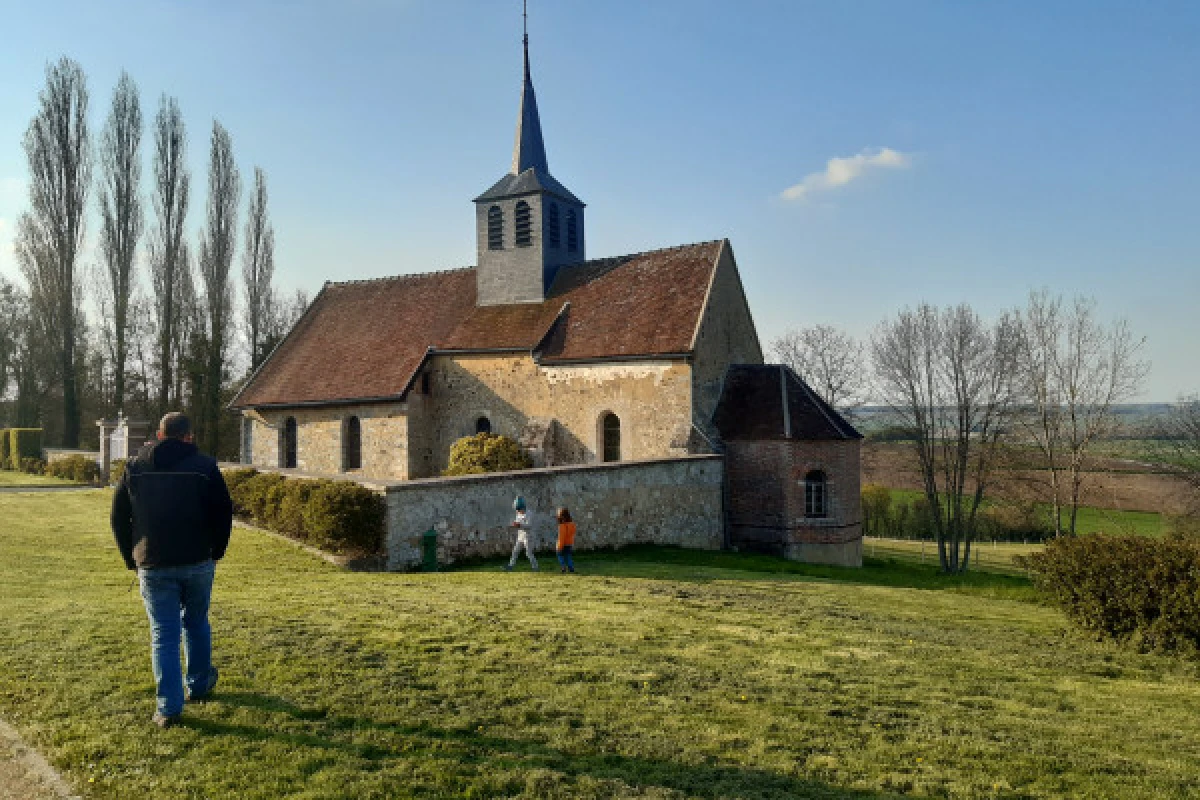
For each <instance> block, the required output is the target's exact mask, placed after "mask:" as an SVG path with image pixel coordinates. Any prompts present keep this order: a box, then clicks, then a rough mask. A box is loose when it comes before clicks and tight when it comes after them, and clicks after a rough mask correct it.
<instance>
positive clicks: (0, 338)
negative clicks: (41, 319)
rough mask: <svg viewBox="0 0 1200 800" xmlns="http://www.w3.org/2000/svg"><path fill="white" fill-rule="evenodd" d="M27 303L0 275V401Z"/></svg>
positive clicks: (14, 355) (23, 296) (20, 337)
mask: <svg viewBox="0 0 1200 800" xmlns="http://www.w3.org/2000/svg"><path fill="white" fill-rule="evenodd" d="M27 302H28V301H27V300H26V298H25V295H24V293H23V292H22V291H21V290H20V288H18V287H17V285H16V284H14V283H13V282H12V281H10V280H8V279H7V278H5V277H4V276H3V275H0V400H3V399H4V397H5V396H6V395H7V393H8V385H9V382H10V381H11V379H12V375H13V372H14V370H15V368H16V362H17V350H18V347H19V346H20V344H21V339H22V336H23V335H24V329H25V327H26V316H27V312H26V306H27ZM0 427H3V425H0Z"/></svg>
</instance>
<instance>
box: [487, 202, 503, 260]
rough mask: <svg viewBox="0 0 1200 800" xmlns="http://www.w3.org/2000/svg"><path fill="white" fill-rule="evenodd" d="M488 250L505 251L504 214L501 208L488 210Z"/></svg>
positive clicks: (493, 207) (495, 207) (496, 207)
mask: <svg viewBox="0 0 1200 800" xmlns="http://www.w3.org/2000/svg"><path fill="white" fill-rule="evenodd" d="M487 242H488V250H503V249H504V212H503V211H501V210H500V206H492V207H491V208H489V209H488V238H487Z"/></svg>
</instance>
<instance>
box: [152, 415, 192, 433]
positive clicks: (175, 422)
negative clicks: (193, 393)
mask: <svg viewBox="0 0 1200 800" xmlns="http://www.w3.org/2000/svg"><path fill="white" fill-rule="evenodd" d="M158 432H159V433H161V434H162V435H163V438H166V439H182V438H183V437H185V436H187V435H189V434H190V433H191V432H192V421H191V420H190V419H188V418H187V415H186V414H183V413H182V412H179V411H172V412H170V413H168V414H164V415H163V418H162V421H161V422H159V423H158Z"/></svg>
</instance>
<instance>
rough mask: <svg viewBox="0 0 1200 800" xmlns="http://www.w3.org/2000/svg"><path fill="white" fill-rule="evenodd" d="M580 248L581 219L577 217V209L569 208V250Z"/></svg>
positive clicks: (571, 251)
mask: <svg viewBox="0 0 1200 800" xmlns="http://www.w3.org/2000/svg"><path fill="white" fill-rule="evenodd" d="M578 250H579V221H578V220H577V219H576V218H575V209H573V208H568V209H567V252H568V253H575V252H578Z"/></svg>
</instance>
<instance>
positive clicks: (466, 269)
mask: <svg viewBox="0 0 1200 800" xmlns="http://www.w3.org/2000/svg"><path fill="white" fill-rule="evenodd" d="M474 269H476V267H473V266H471V267H451V268H450V269H435V270H430V271H429V272H405V273H402V274H400V275H381V276H379V277H378V278H354V279H351V280H348V281H326V283H327V284H328V285H330V286H355V285H358V284H362V283H382V282H383V281H403V280H415V279H417V278H428V277H431V276H433V275H453V274H454V273H457V272H471V271H472V270H474Z"/></svg>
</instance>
